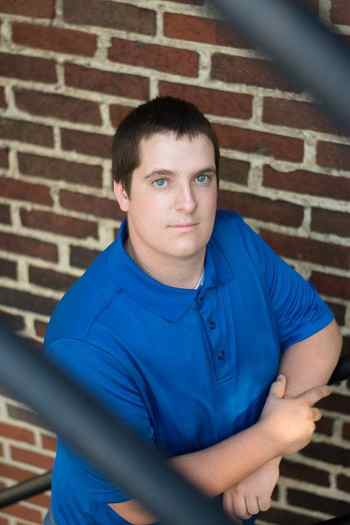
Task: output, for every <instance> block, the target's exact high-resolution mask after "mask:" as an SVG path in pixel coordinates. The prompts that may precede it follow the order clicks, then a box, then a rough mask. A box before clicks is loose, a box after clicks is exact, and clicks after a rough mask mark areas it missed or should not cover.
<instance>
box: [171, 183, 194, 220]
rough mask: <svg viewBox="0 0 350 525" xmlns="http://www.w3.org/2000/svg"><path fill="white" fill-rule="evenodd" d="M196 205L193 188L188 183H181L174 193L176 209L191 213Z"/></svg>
mask: <svg viewBox="0 0 350 525" xmlns="http://www.w3.org/2000/svg"><path fill="white" fill-rule="evenodd" d="M196 207H197V199H196V195H195V192H194V189H193V188H192V187H191V185H190V184H187V183H186V184H183V185H181V186H180V187H179V188H178V191H177V195H176V209H177V210H178V211H184V212H186V213H193V211H194V210H195V209H196Z"/></svg>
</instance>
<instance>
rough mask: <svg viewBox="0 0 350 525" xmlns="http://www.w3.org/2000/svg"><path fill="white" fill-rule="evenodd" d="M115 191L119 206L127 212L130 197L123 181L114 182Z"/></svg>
mask: <svg viewBox="0 0 350 525" xmlns="http://www.w3.org/2000/svg"><path fill="white" fill-rule="evenodd" d="M113 191H114V195H115V198H116V199H117V202H118V204H119V208H120V209H121V210H122V211H124V212H127V211H128V209H129V197H128V194H127V193H126V191H125V189H124V187H123V185H122V183H121V182H115V181H114V182H113Z"/></svg>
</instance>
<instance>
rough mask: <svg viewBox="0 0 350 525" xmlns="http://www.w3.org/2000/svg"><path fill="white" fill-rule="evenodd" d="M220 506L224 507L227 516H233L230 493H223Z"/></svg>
mask: <svg viewBox="0 0 350 525" xmlns="http://www.w3.org/2000/svg"><path fill="white" fill-rule="evenodd" d="M222 505H223V507H224V510H225V512H226V513H227V514H228V515H229V516H234V511H233V504H232V498H231V494H230V493H228V492H225V493H224V496H223V498H222Z"/></svg>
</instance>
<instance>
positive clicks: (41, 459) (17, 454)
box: [10, 446, 52, 470]
mask: <svg viewBox="0 0 350 525" xmlns="http://www.w3.org/2000/svg"><path fill="white" fill-rule="evenodd" d="M10 453H11V458H12V459H13V460H14V461H19V462H21V463H27V464H28V465H33V466H34V467H40V468H42V469H45V470H50V469H51V467H52V458H51V457H50V456H46V455H45V454H40V453H38V452H33V451H32V450H26V449H22V448H20V447H15V446H11V447H10Z"/></svg>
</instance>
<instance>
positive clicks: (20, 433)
mask: <svg viewBox="0 0 350 525" xmlns="http://www.w3.org/2000/svg"><path fill="white" fill-rule="evenodd" d="M0 435H1V436H2V437H4V438H7V439H12V440H14V441H22V442H23V443H29V444H31V445H34V444H35V438H34V434H33V432H31V431H30V430H28V429H26V428H21V427H18V426H15V425H11V424H9V423H5V422H1V421H0Z"/></svg>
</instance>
